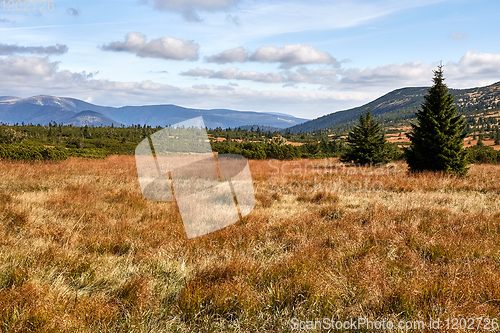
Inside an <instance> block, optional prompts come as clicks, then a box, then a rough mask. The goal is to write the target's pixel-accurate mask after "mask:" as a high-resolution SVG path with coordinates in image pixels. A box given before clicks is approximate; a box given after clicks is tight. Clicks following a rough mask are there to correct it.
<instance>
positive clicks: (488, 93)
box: [289, 82, 500, 133]
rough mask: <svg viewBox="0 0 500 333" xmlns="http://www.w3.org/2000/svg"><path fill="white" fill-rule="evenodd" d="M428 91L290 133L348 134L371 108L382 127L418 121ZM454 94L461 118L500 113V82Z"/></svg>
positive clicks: (401, 92) (404, 93) (403, 94)
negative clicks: (416, 113)
mask: <svg viewBox="0 0 500 333" xmlns="http://www.w3.org/2000/svg"><path fill="white" fill-rule="evenodd" d="M427 89H428V88H427V87H418V88H402V89H397V90H394V91H391V92H390V93H388V94H386V95H384V96H382V97H380V98H377V99H376V100H374V101H372V102H370V103H367V104H365V105H362V106H359V107H356V108H352V109H349V110H344V111H338V112H335V113H330V114H328V115H325V116H322V117H320V118H317V119H314V120H310V121H307V122H305V123H302V124H299V125H296V126H293V127H290V128H289V130H290V131H291V132H292V133H299V132H313V131H317V130H323V129H333V130H346V129H348V128H350V127H351V126H352V124H353V123H354V122H355V121H357V120H358V119H359V115H360V113H361V112H365V111H366V109H367V108H370V110H371V112H372V114H373V115H374V116H375V117H376V119H377V120H378V121H380V122H382V123H391V122H392V123H399V122H402V121H404V120H408V119H412V118H414V116H415V111H416V110H417V109H418V107H419V106H420V104H421V103H422V101H423V98H424V95H425V94H426V93H427ZM450 92H451V93H452V94H453V95H454V96H455V104H456V106H457V107H458V110H459V112H460V113H461V114H465V115H472V114H476V113H482V112H484V111H485V110H488V111H496V110H500V104H499V102H500V82H497V83H495V84H492V85H489V86H486V87H479V88H470V89H450Z"/></svg>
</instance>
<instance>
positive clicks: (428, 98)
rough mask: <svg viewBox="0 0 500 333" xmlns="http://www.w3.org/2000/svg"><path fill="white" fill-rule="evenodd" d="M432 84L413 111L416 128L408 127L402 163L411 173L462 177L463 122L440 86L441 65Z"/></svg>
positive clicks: (463, 151)
mask: <svg viewBox="0 0 500 333" xmlns="http://www.w3.org/2000/svg"><path fill="white" fill-rule="evenodd" d="M433 82H434V85H433V86H432V87H431V88H429V90H428V92H427V95H425V97H424V102H423V103H422V105H421V106H420V109H419V110H418V111H417V114H416V116H417V124H412V130H411V131H410V133H408V134H407V136H408V138H409V139H410V141H411V144H410V147H409V148H406V149H405V157H406V161H407V162H408V166H409V168H410V171H412V172H419V171H424V170H430V171H444V172H450V173H459V174H465V173H466V172H467V168H466V166H467V153H466V151H465V150H464V149H463V142H464V138H465V136H466V133H465V127H466V126H465V120H464V118H462V117H461V116H460V115H457V108H456V107H455V106H454V105H453V102H454V98H453V95H452V94H450V93H449V92H448V87H447V86H446V84H445V83H444V77H443V66H442V65H440V66H438V69H437V70H436V71H434V78H433Z"/></svg>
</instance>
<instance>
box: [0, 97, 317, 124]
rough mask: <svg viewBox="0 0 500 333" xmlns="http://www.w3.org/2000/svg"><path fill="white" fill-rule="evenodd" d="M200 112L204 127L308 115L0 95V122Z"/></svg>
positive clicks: (165, 118)
mask: <svg viewBox="0 0 500 333" xmlns="http://www.w3.org/2000/svg"><path fill="white" fill-rule="evenodd" d="M199 116H203V119H204V122H205V126H207V127H208V128H216V127H221V128H227V127H232V128H234V127H243V126H247V127H252V126H254V127H255V128H256V127H257V126H263V127H266V128H274V129H283V128H287V127H290V126H294V125H297V124H300V123H302V122H304V121H306V120H308V119H302V118H297V117H294V116H291V115H287V114H283V113H271V112H269V113H265V112H252V111H235V110H227V109H211V110H200V109H191V108H184V107H181V106H177V105H170V104H168V105H143V106H123V107H118V108H117V107H109V106H100V105H94V104H91V103H87V102H84V101H81V100H78V99H75V98H64V97H54V96H45V95H40V96H33V97H28V98H18V97H13V96H0V122H2V123H4V124H16V123H18V124H21V123H25V124H30V123H31V124H42V125H45V124H48V123H49V122H56V123H58V124H60V123H63V124H66V125H69V124H73V126H85V125H88V126H101V125H102V126H111V125H112V124H113V125H114V126H121V125H125V126H128V125H133V124H136V125H137V124H141V125H144V124H147V125H150V126H153V127H156V126H162V127H164V126H166V125H173V124H176V123H178V122H181V121H184V120H187V119H191V118H195V117H199Z"/></svg>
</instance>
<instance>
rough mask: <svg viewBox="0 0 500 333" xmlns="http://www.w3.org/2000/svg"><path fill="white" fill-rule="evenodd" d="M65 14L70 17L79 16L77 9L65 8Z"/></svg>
mask: <svg viewBox="0 0 500 333" xmlns="http://www.w3.org/2000/svg"><path fill="white" fill-rule="evenodd" d="M66 14H68V15H70V16H80V10H79V9H77V8H71V7H69V8H66Z"/></svg>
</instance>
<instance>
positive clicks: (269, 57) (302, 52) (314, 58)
mask: <svg viewBox="0 0 500 333" xmlns="http://www.w3.org/2000/svg"><path fill="white" fill-rule="evenodd" d="M205 61H207V62H212V63H218V64H226V63H231V62H245V61H252V62H262V63H279V64H280V68H291V67H294V66H301V65H311V64H326V65H332V66H334V67H339V66H340V64H339V62H338V61H337V60H336V59H335V58H334V57H332V56H331V55H330V54H329V53H327V52H323V51H320V50H318V49H316V48H315V47H314V46H312V45H302V44H295V45H285V46H283V47H276V46H261V47H259V48H257V49H256V50H255V51H254V52H253V53H251V54H250V53H248V52H247V51H245V49H244V48H243V47H242V46H240V47H237V48H234V49H229V50H225V51H223V52H221V53H218V54H215V55H213V56H209V57H205Z"/></svg>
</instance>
